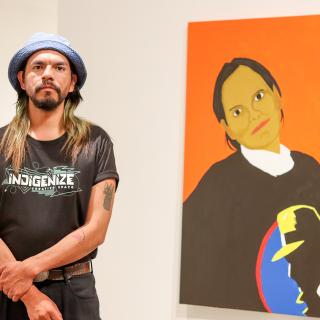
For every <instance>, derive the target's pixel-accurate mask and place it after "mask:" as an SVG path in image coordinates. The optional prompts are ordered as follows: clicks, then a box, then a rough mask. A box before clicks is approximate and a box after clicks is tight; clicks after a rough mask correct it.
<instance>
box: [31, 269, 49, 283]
mask: <svg viewBox="0 0 320 320" xmlns="http://www.w3.org/2000/svg"><path fill="white" fill-rule="evenodd" d="M48 278H49V271H43V272H40V273H38V274H37V275H36V277H35V278H34V279H33V282H42V281H45V280H47V279H48Z"/></svg>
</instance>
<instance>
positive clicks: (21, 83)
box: [17, 71, 26, 90]
mask: <svg viewBox="0 0 320 320" xmlns="http://www.w3.org/2000/svg"><path fill="white" fill-rule="evenodd" d="M17 78H18V81H19V83H20V87H21V89H22V90H26V86H25V84H24V72H23V71H19V72H18V73H17Z"/></svg>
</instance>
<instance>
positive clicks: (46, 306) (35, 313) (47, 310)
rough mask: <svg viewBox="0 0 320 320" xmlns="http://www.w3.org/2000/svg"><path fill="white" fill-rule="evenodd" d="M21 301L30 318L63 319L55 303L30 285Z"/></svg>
mask: <svg viewBox="0 0 320 320" xmlns="http://www.w3.org/2000/svg"><path fill="white" fill-rule="evenodd" d="M22 301H23V303H24V305H25V306H26V308H27V312H28V317H29V319H30V320H63V318H62V315H61V313H60V311H59V309H58V307H57V306H56V304H55V303H54V302H53V301H52V300H50V299H49V298H48V297H47V296H46V295H44V294H43V293H42V292H40V291H39V290H38V289H37V288H36V287H32V288H31V289H30V290H29V291H28V292H27V293H26V294H25V295H24V297H23V298H22Z"/></svg>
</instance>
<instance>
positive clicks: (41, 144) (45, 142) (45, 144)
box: [27, 131, 68, 146]
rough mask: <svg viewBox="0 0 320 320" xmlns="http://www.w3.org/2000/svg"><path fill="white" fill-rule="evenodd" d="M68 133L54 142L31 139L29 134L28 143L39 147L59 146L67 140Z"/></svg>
mask: <svg viewBox="0 0 320 320" xmlns="http://www.w3.org/2000/svg"><path fill="white" fill-rule="evenodd" d="M67 136H68V133H67V131H66V132H65V133H64V134H63V135H61V136H60V137H58V138H55V139H53V140H38V139H35V138H33V137H31V136H30V135H29V134H28V135H27V141H28V142H30V143H32V144H34V145H38V146H51V145H57V144H60V143H61V142H65V140H66V139H67Z"/></svg>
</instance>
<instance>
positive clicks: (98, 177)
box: [93, 131, 119, 186]
mask: <svg viewBox="0 0 320 320" xmlns="http://www.w3.org/2000/svg"><path fill="white" fill-rule="evenodd" d="M96 143H97V153H96V165H95V167H96V172H95V178H94V182H93V184H96V183H98V182H100V181H103V180H106V179H115V180H116V186H118V183H119V175H118V172H117V168H116V163H115V157H114V152H113V143H112V141H111V139H110V137H109V136H108V135H107V134H106V133H105V132H104V131H102V132H101V134H100V136H99V137H97V141H96Z"/></svg>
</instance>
